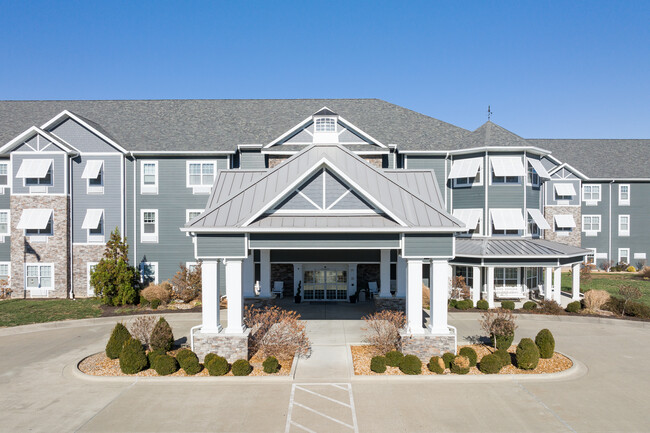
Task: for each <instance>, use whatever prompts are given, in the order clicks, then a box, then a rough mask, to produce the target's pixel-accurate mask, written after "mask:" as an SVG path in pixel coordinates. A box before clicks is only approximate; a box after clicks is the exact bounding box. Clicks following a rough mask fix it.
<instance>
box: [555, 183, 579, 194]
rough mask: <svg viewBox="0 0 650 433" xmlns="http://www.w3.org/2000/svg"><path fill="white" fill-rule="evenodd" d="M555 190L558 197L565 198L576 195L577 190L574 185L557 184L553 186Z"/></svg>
mask: <svg viewBox="0 0 650 433" xmlns="http://www.w3.org/2000/svg"><path fill="white" fill-rule="evenodd" d="M553 189H554V190H555V192H556V193H557V195H561V196H563V197H566V196H574V195H576V189H575V188H574V187H573V184H572V183H556V184H555V185H553Z"/></svg>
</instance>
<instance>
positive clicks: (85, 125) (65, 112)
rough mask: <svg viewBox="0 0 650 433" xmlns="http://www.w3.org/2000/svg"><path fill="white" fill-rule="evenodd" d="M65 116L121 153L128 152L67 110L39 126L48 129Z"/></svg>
mask: <svg viewBox="0 0 650 433" xmlns="http://www.w3.org/2000/svg"><path fill="white" fill-rule="evenodd" d="M66 118H67V119H72V120H74V121H75V122H77V123H79V124H80V125H82V126H83V127H84V128H86V129H89V130H90V131H92V132H93V134H96V135H98V136H99V137H100V138H101V139H102V140H104V141H106V142H107V143H109V144H110V145H111V146H113V147H115V148H116V149H117V150H119V151H120V152H122V153H128V151H127V150H126V149H124V148H123V147H122V146H120V145H119V144H117V143H116V142H115V141H114V140H112V139H111V138H109V137H107V136H106V135H105V134H103V133H101V132H100V131H98V130H97V129H96V128H93V127H92V126H91V125H89V124H88V123H87V122H85V121H84V120H83V119H81V118H80V117H79V116H77V115H76V114H74V113H72V112H70V111H68V110H63V111H62V112H60V113H59V114H57V115H56V116H54V117H53V118H52V119H50V120H48V121H47V122H45V123H44V124H43V125H42V126H41V128H42V129H48V128H50V127H51V126H52V125H56V124H59V123H61V122H62V121H64V120H66Z"/></svg>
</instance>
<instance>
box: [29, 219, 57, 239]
mask: <svg viewBox="0 0 650 433" xmlns="http://www.w3.org/2000/svg"><path fill="white" fill-rule="evenodd" d="M53 226H54V224H53V221H52V215H50V219H49V220H48V222H47V225H46V226H45V228H44V229H25V236H52V235H53V234H54V232H53V229H52V227H53Z"/></svg>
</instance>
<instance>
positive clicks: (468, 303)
mask: <svg viewBox="0 0 650 433" xmlns="http://www.w3.org/2000/svg"><path fill="white" fill-rule="evenodd" d="M465 302H466V303H467V305H469V308H474V301H472V300H471V299H465Z"/></svg>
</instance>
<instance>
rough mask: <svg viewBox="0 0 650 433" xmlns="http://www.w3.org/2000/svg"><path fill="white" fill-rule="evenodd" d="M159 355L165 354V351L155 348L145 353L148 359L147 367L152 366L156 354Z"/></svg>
mask: <svg viewBox="0 0 650 433" xmlns="http://www.w3.org/2000/svg"><path fill="white" fill-rule="evenodd" d="M160 355H167V352H165V351H164V350H163V349H156V350H152V351H151V352H149V353H147V359H148V360H149V367H152V366H153V363H154V360H155V359H156V357H157V356H160ZM152 368H153V367H152Z"/></svg>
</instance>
